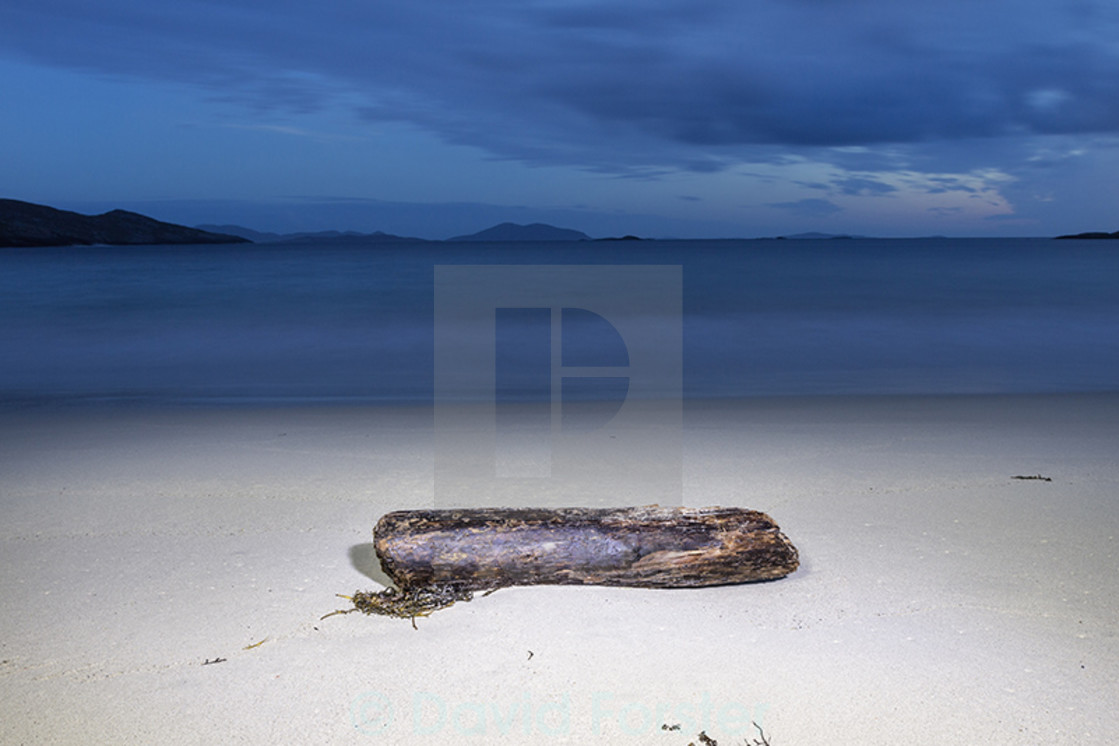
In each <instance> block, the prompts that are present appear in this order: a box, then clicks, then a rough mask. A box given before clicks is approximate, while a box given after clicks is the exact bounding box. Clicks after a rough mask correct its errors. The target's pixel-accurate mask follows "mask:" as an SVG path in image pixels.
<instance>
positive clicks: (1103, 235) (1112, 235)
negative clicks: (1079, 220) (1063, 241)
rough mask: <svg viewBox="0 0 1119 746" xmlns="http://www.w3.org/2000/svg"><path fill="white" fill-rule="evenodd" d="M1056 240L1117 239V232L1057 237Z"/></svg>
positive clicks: (1096, 232)
mask: <svg viewBox="0 0 1119 746" xmlns="http://www.w3.org/2000/svg"><path fill="white" fill-rule="evenodd" d="M1057 238H1087V239H1098V238H1119V231H1115V232H1114V233H1107V232H1105V231H1090V232H1088V233H1074V234H1073V235H1071V236H1057Z"/></svg>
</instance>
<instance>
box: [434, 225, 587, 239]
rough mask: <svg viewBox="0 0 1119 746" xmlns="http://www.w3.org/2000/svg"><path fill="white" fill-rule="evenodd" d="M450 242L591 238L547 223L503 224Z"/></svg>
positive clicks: (580, 232) (579, 232) (458, 237)
mask: <svg viewBox="0 0 1119 746" xmlns="http://www.w3.org/2000/svg"><path fill="white" fill-rule="evenodd" d="M447 240H448V241H590V240H591V237H590V236H588V235H587V234H586V233H583V232H582V231H576V230H571V229H570V228H557V227H555V226H554V225H547V224H546V223H532V224H531V225H517V224H516V223H501V224H500V225H495V226H494V227H492V228H486V229H485V230H484V231H478V232H477V233H471V234H470V235H468V236H455V237H454V238H448V239H447Z"/></svg>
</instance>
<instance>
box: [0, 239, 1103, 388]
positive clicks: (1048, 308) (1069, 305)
mask: <svg viewBox="0 0 1119 746" xmlns="http://www.w3.org/2000/svg"><path fill="white" fill-rule="evenodd" d="M447 264H465V265H471V264H580V265H594V264H607V265H610V264H613V265H617V264H623V265H628V264H653V265H679V266H680V267H681V268H682V278H683V291H682V308H683V393H684V395H685V396H686V397H730V396H773V395H803V394H898V393H931V394H936V393H1028V392H1083V391H1107V390H1119V242H1114V241H1112V242H1107V241H1054V240H1049V239H919V240H862V239H854V240H814V241H808V240H804V241H798V240H784V241H781V240H761V241H644V242H631V241H625V242H588V243H551V244H547V243H535V244H452V243H448V244H442V243H432V244H383V245H367V246H331V245H325V244H319V245H315V244H300V245H238V246H156V247H71V248H49V249H0V401H7V402H15V401H28V400H43V399H47V400H50V399H58V400H105V399H128V400H171V401H211V402H224V403H237V402H259V401H267V400H283V401H293V402H294V401H311V400H334V399H339V400H355V401H358V400H361V401H385V402H419V403H423V402H430V401H431V400H432V391H433V381H434V376H433V360H434V354H433V344H434V334H433V326H434V323H435V318H434V311H433V303H434V283H433V273H434V268H435V267H436V266H437V265H447ZM625 291H626V292H634V289H633V288H626V289H625ZM650 323H657V322H656V320H655V319H650ZM478 332H479V333H482V334H484V333H490V332H488V331H487V330H486V329H480V330H478ZM504 333H506V334H508V333H509V332H508V329H506V332H504ZM511 333H512V334H513V337H512V339H513V340H514V342H515V341H516V336H515V335H516V328H515V327H514V328H513V332H511ZM506 341H507V342H508V340H506ZM527 341H528V340H526V342H527ZM513 347H514V349H515V348H516V345H513ZM506 348H508V345H506ZM511 359H512V360H513V361H514V363H513V364H515V360H516V357H515V355H514V356H513V358H511ZM530 362H531V361H530ZM533 364H535V363H533ZM505 366H506V368H507V367H508V363H506V364H505ZM506 372H507V371H506ZM469 395H476V396H478V397H485V396H489V395H492V391H491V392H486V391H478V392H472V394H469Z"/></svg>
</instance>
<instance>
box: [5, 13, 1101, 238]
mask: <svg viewBox="0 0 1119 746" xmlns="http://www.w3.org/2000/svg"><path fill="white" fill-rule="evenodd" d="M0 84H2V89H0V90H2V94H3V106H2V108H0V142H2V143H3V147H2V148H0V196H3V197H10V198H14V199H24V200H28V201H33V202H41V203H45V204H51V205H54V206H58V207H66V208H69V209H78V210H81V211H83V212H93V211H102V210H105V209H111V208H114V207H125V208H128V209H135V210H138V211H141V212H145V213H147V214H149V215H152V216H154V217H157V218H161V219H166V220H174V221H176V222H185V223H188V224H198V223H239V224H242V225H245V226H247V227H250V228H255V229H258V230H281V231H289V230H320V229H326V228H338V229H353V230H362V231H372V230H384V231H388V232H391V233H403V234H406V235H415V236H422V237H426V238H445V237H447V236H450V235H455V234H458V233H466V232H473V231H476V230H480V229H482V228H485V227H488V226H489V225H492V224H493V223H496V222H500V221H503V220H512V221H515V222H533V221H537V220H542V221H544V222H551V223H555V224H559V225H563V226H565V227H571V228H577V229H580V230H583V231H585V232H587V233H590V234H591V235H596V236H603V235H615V234H621V233H637V234H641V235H649V236H681V237H695V238H708V237H728V236H747V237H749V236H764V235H778V234H783V233H798V232H802V231H824V232H832V233H844V232H851V233H861V234H869V235H883V236H919V235H930V234H943V235H950V236H986V235H992V236H999V235H1004V236H1018V235H1052V234H1056V233H1063V232H1072V231H1081V230H1109V231H1112V230H1119V209H1117V205H1119V3H1117V2H1115V0H935V1H930V0H922V1H921V2H911V1H910V0H679V1H677V0H594V1H593V2H589V1H588V2H582V1H580V0H549V1H543V0H408V1H407V2H405V1H404V0H393V1H391V2H390V1H388V0H327V1H326V2H318V3H314V2H308V0H174V2H171V1H170V0H167V1H164V2H160V1H159V0H97V1H96V2H91V1H90V0H4V2H3V3H2V4H0Z"/></svg>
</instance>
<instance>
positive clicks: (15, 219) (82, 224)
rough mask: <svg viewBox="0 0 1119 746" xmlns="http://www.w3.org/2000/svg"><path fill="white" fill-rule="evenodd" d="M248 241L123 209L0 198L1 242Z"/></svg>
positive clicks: (24, 244)
mask: <svg viewBox="0 0 1119 746" xmlns="http://www.w3.org/2000/svg"><path fill="white" fill-rule="evenodd" d="M227 243H249V241H248V240H247V239H245V238H242V237H240V236H231V235H227V234H222V233H210V232H209V231H203V230H198V229H197V228H188V227H186V226H184V225H175V224H174V223H164V222H161V221H159V220H154V219H152V218H149V217H146V216H144V215H139V214H137V213H134V212H127V211H125V210H113V211H112V212H106V213H104V214H102V215H81V214H79V213H76V212H69V211H67V210H56V209H55V208H53V207H47V206H46V205H36V204H33V203H31V202H21V201H19V200H14V199H0V247H5V248H12V247H33V246H90V245H93V244H109V245H114V246H130V245H145V244H227Z"/></svg>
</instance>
